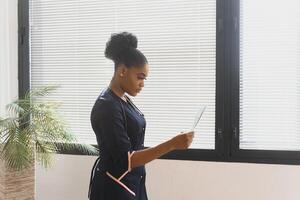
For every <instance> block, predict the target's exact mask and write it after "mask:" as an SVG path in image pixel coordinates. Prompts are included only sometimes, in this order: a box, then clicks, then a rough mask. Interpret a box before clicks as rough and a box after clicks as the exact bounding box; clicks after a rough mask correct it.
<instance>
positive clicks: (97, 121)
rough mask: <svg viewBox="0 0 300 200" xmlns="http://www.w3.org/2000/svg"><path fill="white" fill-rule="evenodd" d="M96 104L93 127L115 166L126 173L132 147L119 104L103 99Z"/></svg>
mask: <svg viewBox="0 0 300 200" xmlns="http://www.w3.org/2000/svg"><path fill="white" fill-rule="evenodd" d="M96 104H97V105H96V109H95V110H94V122H92V123H94V125H93V127H95V128H96V129H97V130H96V131H97V132H98V134H100V135H99V137H100V139H101V140H102V145H104V147H105V149H107V150H108V153H109V154H110V155H111V157H112V159H113V161H114V162H115V164H116V165H118V166H119V167H120V170H122V171H123V170H125V171H126V170H127V169H128V164H129V163H128V152H129V153H131V152H132V147H131V142H130V139H129V137H128V134H127V131H126V127H125V123H126V122H125V119H124V114H125V113H123V111H122V107H121V104H119V102H112V101H109V100H105V99H100V100H98V101H97V102H96ZM96 134H97V133H96Z"/></svg>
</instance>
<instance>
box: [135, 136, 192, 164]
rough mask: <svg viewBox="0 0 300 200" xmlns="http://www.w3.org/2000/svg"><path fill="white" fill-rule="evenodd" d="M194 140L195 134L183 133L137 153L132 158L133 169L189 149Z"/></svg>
mask: <svg viewBox="0 0 300 200" xmlns="http://www.w3.org/2000/svg"><path fill="white" fill-rule="evenodd" d="M193 138H194V132H187V133H181V134H179V135H177V136H175V137H174V138H172V139H170V140H168V141H166V142H164V143H161V144H159V145H157V146H155V147H151V148H147V149H143V150H140V151H136V152H135V153H134V154H133V155H132V157H131V167H132V168H135V167H139V166H142V165H145V164H146V163H148V162H150V161H152V160H154V159H157V158H159V157H161V156H162V155H164V154H166V153H168V152H170V151H173V150H176V149H187V148H188V147H189V146H190V145H191V143H192V141H193Z"/></svg>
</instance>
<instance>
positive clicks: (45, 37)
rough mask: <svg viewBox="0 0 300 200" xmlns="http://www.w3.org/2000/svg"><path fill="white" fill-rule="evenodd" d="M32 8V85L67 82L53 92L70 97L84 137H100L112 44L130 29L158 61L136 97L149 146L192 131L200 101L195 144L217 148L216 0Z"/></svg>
mask: <svg viewBox="0 0 300 200" xmlns="http://www.w3.org/2000/svg"><path fill="white" fill-rule="evenodd" d="M30 12H31V15H30V24H31V25H30V27H31V29H30V34H31V37H30V39H31V85H32V87H33V88H35V87H38V86H41V85H45V84H59V85H61V88H59V89H58V91H57V92H56V93H55V94H53V95H52V96H51V97H50V98H51V99H53V100H56V101H62V107H61V109H60V111H61V112H62V113H63V114H64V116H65V118H66V119H67V122H68V123H69V127H70V128H71V130H72V132H74V133H75V134H76V135H77V137H78V138H79V141H80V142H87V143H92V144H95V143H96V139H95V136H94V132H93V131H92V129H91V126H90V120H89V117H90V116H89V115H90V111H91V108H92V106H93V103H94V101H95V99H96V98H97V96H98V95H99V94H100V91H101V90H102V89H103V88H105V87H106V86H107V85H108V84H109V81H110V79H111V77H112V75H113V63H112V62H110V61H108V60H107V59H106V58H105V57H104V53H103V52H104V49H105V43H106V41H107V40H108V38H109V36H110V34H111V33H115V32H120V31H129V32H132V33H134V34H136V35H137V36H138V39H139V44H138V48H139V49H140V50H142V52H143V53H144V54H145V55H146V57H147V59H148V61H149V65H150V77H149V78H148V80H147V82H146V87H145V89H144V90H143V92H142V94H140V95H139V96H138V97H137V98H135V99H134V100H135V102H136V104H137V105H138V106H139V108H140V109H141V110H142V111H143V112H144V114H145V116H146V119H147V134H146V139H145V145H147V146H153V145H157V144H159V143H161V142H164V141H166V140H167V139H169V138H171V137H172V136H175V135H176V134H178V133H179V132H180V131H183V130H188V129H189V128H190V126H191V124H192V122H193V117H194V115H195V112H196V111H197V106H201V105H207V109H206V112H205V113H204V116H203V118H202V120H201V122H200V126H198V127H197V130H196V131H197V132H199V134H196V139H195V142H194V143H193V148H203V149H214V148H215V146H214V145H215V140H214V130H215V128H214V127H215V82H216V79H215V71H216V69H215V68H216V67H215V54H216V53H215V37H216V36H215V29H216V28H215V27H216V24H215V21H216V19H215V16H216V2H215V0H205V1H140V0H129V1H98V0H97V1H96V0H95V1H93V0H90V1H84V2H82V1H75V2H74V1H73V0H72V1H70V0H63V1H61V0H59V1H53V0H51V1H50V0H49V1H48V0H44V1H37V0H31V1H30Z"/></svg>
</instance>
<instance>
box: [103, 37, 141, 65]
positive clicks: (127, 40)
mask: <svg viewBox="0 0 300 200" xmlns="http://www.w3.org/2000/svg"><path fill="white" fill-rule="evenodd" d="M131 48H134V49H136V48H137V37H136V36H135V35H133V34H131V33H128V32H121V33H113V34H112V35H111V37H110V39H109V40H108V42H107V43H106V48H105V53H104V54H105V57H106V58H109V59H111V60H113V61H117V60H118V59H119V58H120V55H121V52H122V51H125V50H129V49H131Z"/></svg>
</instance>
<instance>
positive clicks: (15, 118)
mask: <svg viewBox="0 0 300 200" xmlns="http://www.w3.org/2000/svg"><path fill="white" fill-rule="evenodd" d="M57 87H58V86H45V87H42V88H39V89H35V90H31V91H28V92H27V93H26V94H25V95H24V98H21V99H18V100H16V101H14V102H12V103H10V104H8V105H7V106H6V109H7V111H8V112H7V113H8V117H7V118H5V119H3V118H0V159H2V160H4V161H5V163H6V165H7V166H8V167H9V168H11V169H14V170H18V171H19V170H22V169H25V168H28V167H30V166H32V164H33V163H34V162H37V163H40V164H41V165H42V166H44V167H45V168H48V167H50V166H51V164H52V155H53V154H54V153H57V152H59V151H61V150H79V151H81V152H82V153H84V154H88V155H95V154H97V149H96V148H94V147H93V146H91V145H86V144H79V143H77V141H76V138H75V136H74V135H72V134H71V133H70V132H69V131H68V130H67V128H66V123H65V121H64V120H63V118H62V117H61V116H60V115H59V114H58V113H57V111H56V109H57V108H58V107H59V105H60V104H59V103H58V102H53V101H51V102H50V101H43V100H41V99H42V97H43V96H46V95H48V94H50V93H51V92H53V91H54V90H55V89H56V88H57Z"/></svg>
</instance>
